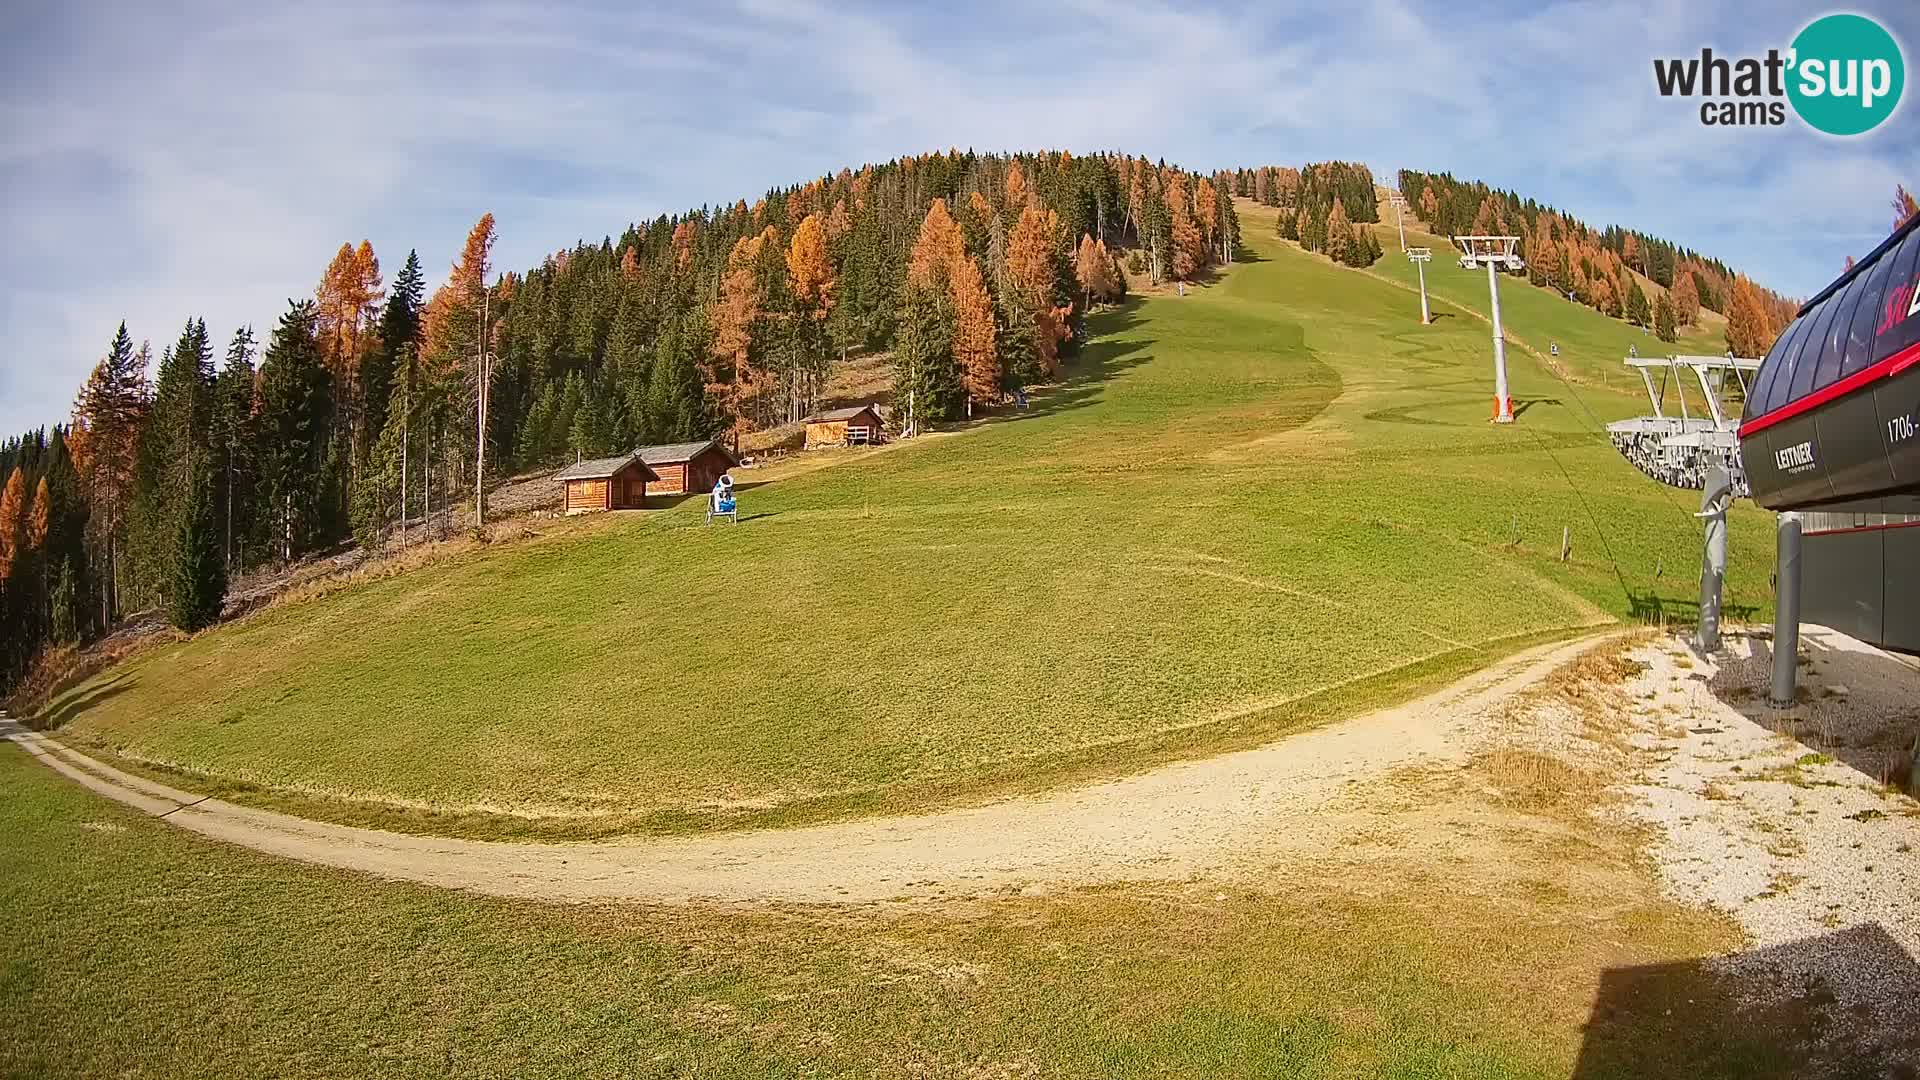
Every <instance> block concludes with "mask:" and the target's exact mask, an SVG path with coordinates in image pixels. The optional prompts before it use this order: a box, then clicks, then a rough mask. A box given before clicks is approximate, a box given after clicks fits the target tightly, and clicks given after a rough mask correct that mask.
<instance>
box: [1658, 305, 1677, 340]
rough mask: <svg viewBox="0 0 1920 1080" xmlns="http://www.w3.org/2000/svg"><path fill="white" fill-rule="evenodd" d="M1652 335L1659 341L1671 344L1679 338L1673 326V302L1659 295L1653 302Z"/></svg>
mask: <svg viewBox="0 0 1920 1080" xmlns="http://www.w3.org/2000/svg"><path fill="white" fill-rule="evenodd" d="M1653 334H1654V336H1655V337H1657V338H1659V339H1660V340H1661V341H1668V342H1671V341H1673V340H1675V339H1676V338H1677V337H1679V334H1678V332H1677V331H1676V329H1675V327H1674V325H1673V302H1672V301H1671V300H1668V299H1667V294H1666V293H1661V294H1660V296H1659V298H1658V299H1656V300H1655V301H1654V302H1653Z"/></svg>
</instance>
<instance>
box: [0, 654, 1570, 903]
mask: <svg viewBox="0 0 1920 1080" xmlns="http://www.w3.org/2000/svg"><path fill="white" fill-rule="evenodd" d="M1593 647H1594V639H1592V638H1586V639H1582V640H1579V641H1576V642H1573V643H1562V644H1558V645H1550V646H1543V647H1540V648H1536V649H1533V650H1530V651H1528V652H1524V653H1521V654H1519V655H1517V656H1514V657H1510V658H1508V659H1506V660H1503V661H1501V662H1499V663H1496V664H1495V665H1493V666H1492V667H1490V668H1488V669H1486V670H1483V671H1481V672H1478V673H1476V674H1474V675H1472V676H1470V677H1468V678H1466V679H1464V680H1462V681H1461V682H1459V683H1456V684H1455V685H1453V686H1451V687H1448V688H1447V689H1445V690H1442V691H1440V692H1438V693H1436V694H1432V695H1430V696H1428V697H1425V698H1422V699H1420V700H1418V701H1414V702H1411V703H1408V704H1406V705H1403V706H1400V707H1398V708H1394V709H1387V710H1384V711H1381V712H1377V713H1374V714H1372V715H1369V716H1364V717H1360V718H1357V719H1354V720H1350V721H1347V722H1343V723H1339V724H1333V725H1329V726H1327V727H1322V728H1316V729H1314V730H1311V731H1307V732H1303V733H1301V734H1298V735H1293V736H1289V737H1287V738H1284V739H1281V740H1280V741H1278V742H1275V743H1273V744H1271V745H1268V746H1265V747H1261V748H1258V749H1254V750H1247V751H1242V752H1239V753H1232V754H1226V755H1223V756H1220V757H1216V758H1210V759H1207V760H1204V761H1194V762H1184V763H1180V764H1175V765H1170V766H1166V767H1163V768H1159V769H1155V770H1153V771H1151V772H1147V773H1143V774H1140V775H1137V776H1130V777H1126V778H1124V779H1119V780H1114V781H1110V782H1107V783H1101V784H1096V785H1092V786H1088V787H1082V788H1077V789H1072V790H1067V791H1060V792H1053V793H1048V794H1045V795H1041V796H1035V797H1031V798H1022V799H1014V800H1009V801H1006V802H1000V803H995V804H992V805H988V806H981V807H975V808H969V809H963V810H954V811H947V812H942V813H938V814H929V815H925V816H919V817H894V818H879V819H869V820H860V821H850V822H840V823H835V824H830V825H821V826H815V827H809V828H795V829H782V830H768V831H762V832H747V833H729V834H722V835H717V836H700V837H688V838H680V839H647V840H632V841H621V842H610V843H578V844H514V843H489V842H481V841H470V840H453V839H442V838H432V837H420V836H407V835H402V834H398V833H391V832H381V831H376V830H370V829H357V828H350V827H345V826H338V825H328V824H322V823H318V822H312V821H306V820H302V819H299V818H293V817H288V816H286V815H282V814H275V813H271V812H268V811H263V810H255V809H250V808H247V807H242V806H236V805H233V804H231V803H227V802H223V801H221V800H218V799H210V798H202V797H200V796H196V795H194V794H192V793H190V792H184V791H179V790H176V789H173V788H169V787H166V786H164V785H160V784H156V783H153V782H151V781H147V780H144V779H141V778H139V777H135V776H131V775H128V774H126V773H124V772H120V771H118V770H115V769H113V768H111V767H109V766H107V765H105V764H102V763H100V762H98V761H95V760H93V759H91V758H88V757H86V756H85V755H83V754H80V753H78V752H76V751H73V750H71V749H68V748H67V747H65V746H63V745H61V744H60V743H59V742H57V741H55V740H53V739H49V738H46V737H45V736H42V735H38V734H35V733H32V732H28V731H25V730H24V729H19V728H18V727H15V728H14V729H13V730H12V731H11V732H9V733H8V735H7V737H9V738H12V739H13V740H14V741H15V742H17V743H19V744H20V745H22V746H23V747H25V748H26V749H27V750H28V751H29V752H30V753H33V754H35V755H36V756H38V757H39V759H40V760H41V761H42V762H44V763H46V764H47V765H49V766H51V767H52V768H54V769H56V770H58V771H60V772H61V773H63V774H65V775H67V776H69V777H71V778H73V779H74V780H76V781H78V782H80V783H82V784H85V785H86V786H87V787H89V788H91V789H93V790H95V791H98V792H100V793H101V794H103V795H106V796H108V797H109V798H113V799H117V800H119V801H121V802H124V803H127V804H129V805H132V806H135V807H137V808H139V809H142V810H144V811H146V812H148V813H151V814H155V815H158V816H161V817H164V818H165V820H166V821H167V822H169V823H170V824H174V825H177V826H179V827H181V828H185V829H191V830H193V831H194V832H197V833H201V834H203V835H206V836H209V837H212V838H214V839H217V840H224V841H228V842H230V843H235V844H240V845H242V846H245V847H249V848H253V849H255V850H258V851H263V852H267V853H269V854H274V855H280V856H285V857H288V858H293V859H299V860H302V861H305V862H312V863H321V864H325V865H328V866H336V867H341V868H344V869H349V870H358V871H365V872H368V873H372V874H376V875H379V876H382V877H387V878H395V879H404V880H409V881H418V882H425V883H428V884H433V885H442V886H448V887H454V888H464V889H471V890H474V891H476V892H482V893H491V894H496V895H504V896H522V897H536V898H544V899H558V900H602V899H624V900H649V901H657V902H670V903H679V902H689V901H695V900H709V901H794V902H806V903H836V902H855V901H881V900H891V899H915V898H919V899H926V898H942V897H956V896H965V895H979V894H984V893H992V892H1006V891H1014V890H1027V891H1044V890H1047V889H1049V888H1052V887H1056V886H1065V885H1082V884H1091V883H1098V882H1108V881H1146V880H1162V881H1164V880H1183V879H1187V878H1190V877H1192V876H1195V875H1198V874H1201V873H1206V872H1217V871H1227V870H1232V869H1234V868H1235V867H1238V866H1242V865H1246V864H1247V863H1248V861H1249V860H1251V859H1256V858H1257V859H1263V860H1264V859H1267V858H1270V857H1271V856H1273V855H1275V854H1286V853H1289V852H1299V853H1317V852H1324V851H1327V850H1330V849H1332V848H1335V847H1337V846H1339V845H1340V844H1341V843H1343V842H1344V841H1345V840H1346V839H1347V838H1348V835H1349V833H1350V832H1351V827H1352V824H1353V820H1354V819H1353V817H1352V816H1351V815H1350V814H1348V813H1346V812H1343V811H1341V810H1337V809H1333V808H1332V804H1334V803H1336V802H1340V801H1342V800H1340V799H1339V797H1340V796H1341V795H1342V793H1343V791H1345V790H1352V789H1350V788H1349V785H1351V784H1354V783H1355V782H1356V781H1359V780H1361V779H1365V778H1371V777H1377V776H1381V775H1385V774H1386V773H1388V772H1389V771H1392V770H1395V769H1400V768H1403V767H1407V766H1412V765H1424V764H1442V763H1453V764H1457V763H1459V762H1461V761H1464V760H1465V757H1466V754H1467V750H1466V749H1465V747H1466V743H1467V740H1466V739H1464V738H1462V733H1463V732H1467V731H1470V730H1473V729H1475V728H1476V727H1482V726H1484V723H1485V718H1486V716H1487V715H1488V714H1489V713H1490V712H1491V711H1492V710H1494V709H1496V708H1498V707H1500V706H1501V705H1502V703H1504V702H1506V701H1508V700H1509V699H1510V698H1511V697H1512V696H1513V695H1514V694H1515V693H1517V692H1519V691H1521V690H1523V689H1525V688H1526V687H1528V686H1530V685H1533V684H1534V683H1537V682H1538V681H1540V680H1541V679H1543V678H1544V677H1545V676H1546V675H1548V674H1549V673H1550V672H1552V671H1553V669H1554V668H1556V667H1558V666H1559V665H1560V664H1562V663H1564V662H1566V661H1568V660H1570V659H1572V658H1573V657H1575V656H1577V655H1578V654H1580V653H1581V652H1583V651H1585V650H1588V649H1591V648H1593Z"/></svg>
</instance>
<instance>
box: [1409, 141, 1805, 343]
mask: <svg viewBox="0 0 1920 1080" xmlns="http://www.w3.org/2000/svg"><path fill="white" fill-rule="evenodd" d="M1400 190H1401V191H1402V192H1403V193H1405V195H1406V198H1407V199H1408V201H1409V203H1410V204H1411V208H1412V209H1413V210H1414V212H1415V213H1417V214H1418V215H1419V217H1420V219H1421V220H1423V221H1425V222H1426V223H1427V225H1428V227H1429V228H1430V229H1432V231H1434V232H1436V233H1439V234H1441V235H1443V236H1466V235H1474V236H1517V237H1519V238H1520V245H1519V254H1520V256H1521V258H1522V260H1523V261H1524V262H1525V263H1526V264H1527V265H1526V269H1525V270H1524V271H1521V272H1522V273H1524V274H1525V275H1526V276H1527V278H1528V280H1530V281H1531V282H1533V283H1534V284H1535V285H1541V286H1545V287H1547V288H1551V289H1557V290H1559V291H1560V292H1561V293H1563V294H1565V295H1566V297H1567V298H1568V299H1570V300H1573V301H1575V302H1577V303H1581V304H1585V305H1587V306H1588V307H1590V308H1593V309H1594V310H1595V311H1598V312H1600V313H1601V314H1603V315H1607V316H1610V317H1612V318H1616V319H1625V320H1626V321H1628V322H1631V323H1633V324H1634V325H1636V326H1643V327H1646V328H1648V329H1650V330H1652V331H1654V333H1655V334H1656V335H1657V336H1658V337H1659V338H1660V340H1662V341H1673V340H1674V339H1675V338H1676V337H1678V332H1679V329H1680V328H1681V327H1687V326H1694V325H1697V324H1698V322H1699V319H1700V311H1701V309H1703V308H1704V309H1705V310H1707V311H1712V312H1715V313H1717V314H1720V315H1724V316H1726V319H1727V329H1726V340H1727V348H1729V349H1732V350H1733V351H1734V353H1735V354H1737V355H1740V356H1756V357H1757V356H1764V355H1766V351H1767V349H1769V348H1770V347H1772V345H1773V340H1774V338H1776V337H1778V336H1779V334H1780V331H1781V330H1783V329H1785V328H1786V326H1787V324H1788V323H1790V322H1792V321H1793V316H1794V313H1795V312H1796V311H1797V310H1799V306H1800V305H1799V302H1798V301H1796V300H1790V299H1788V298H1786V297H1784V296H1781V295H1780V294H1779V293H1776V292H1773V291H1772V290H1770V289H1766V288H1763V287H1762V286H1759V285H1756V284H1755V283H1754V282H1753V281H1752V280H1751V279H1749V278H1748V277H1747V276H1746V275H1744V274H1739V273H1736V272H1735V271H1734V270H1733V269H1732V268H1730V267H1729V266H1727V264H1726V263H1724V262H1721V261H1720V260H1719V259H1714V258H1709V257H1707V256H1704V255H1701V254H1700V253H1699V252H1696V251H1692V250H1690V249H1687V248H1683V247H1680V246H1679V245H1677V244H1674V243H1673V242H1671V241H1668V240H1663V239H1661V238H1659V237H1656V236H1649V235H1647V234H1646V233H1643V232H1636V231H1633V230H1630V229H1623V228H1620V227H1619V226H1617V225H1610V226H1608V227H1606V228H1605V229H1595V228H1593V227H1592V226H1590V225H1587V224H1586V223H1584V222H1582V221H1579V220H1577V219H1575V218H1573V217H1570V216H1569V215H1567V214H1565V213H1562V212H1560V211H1559V210H1556V209H1554V208H1553V207H1551V206H1547V205H1545V204H1543V203H1539V202H1536V201H1534V200H1533V199H1524V200H1523V199H1521V197H1520V196H1519V195H1517V194H1515V193H1514V192H1511V191H1501V190H1498V189H1495V188H1490V187H1488V186H1487V185H1486V184H1483V183H1479V182H1477V181H1475V182H1467V181H1461V180H1456V179H1454V178H1453V177H1452V176H1451V175H1449V174H1447V173H1423V172H1416V171H1414V170H1412V169H1402V170H1400ZM1636 273H1637V274H1638V275H1640V276H1641V277H1644V278H1646V279H1648V280H1650V281H1652V282H1653V283H1654V284H1656V285H1658V286H1660V289H1659V290H1658V291H1657V292H1656V293H1655V295H1654V297H1653V299H1652V300H1651V301H1649V300H1648V298H1647V291H1646V290H1645V289H1643V288H1641V286H1640V283H1639V281H1638V280H1637V279H1636V278H1635V276H1634V275H1635V274H1636Z"/></svg>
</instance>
